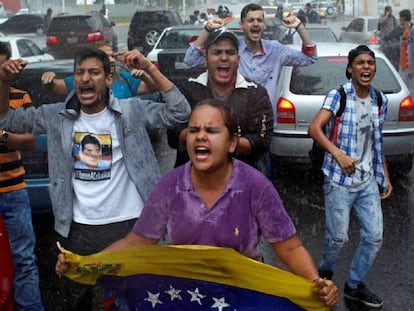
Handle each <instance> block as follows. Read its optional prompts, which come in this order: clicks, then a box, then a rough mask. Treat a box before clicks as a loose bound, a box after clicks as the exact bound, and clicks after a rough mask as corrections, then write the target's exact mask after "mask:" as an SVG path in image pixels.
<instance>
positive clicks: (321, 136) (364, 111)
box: [308, 45, 393, 308]
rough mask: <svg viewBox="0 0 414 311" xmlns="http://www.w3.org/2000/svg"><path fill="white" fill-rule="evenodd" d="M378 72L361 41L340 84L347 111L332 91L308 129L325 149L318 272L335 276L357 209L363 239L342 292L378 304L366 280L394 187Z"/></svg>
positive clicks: (386, 100)
mask: <svg viewBox="0 0 414 311" xmlns="http://www.w3.org/2000/svg"><path fill="white" fill-rule="evenodd" d="M375 72H376V64H375V54H374V52H373V51H372V50H370V49H369V48H368V47H367V46H365V45H360V46H358V47H357V48H355V49H352V50H351V51H349V54H348V65H347V68H346V77H347V78H348V79H349V80H348V81H347V82H345V83H344V84H342V88H343V90H344V92H345V96H346V104H345V107H344V110H343V113H342V115H341V117H340V118H339V117H338V118H336V114H337V112H338V111H339V109H341V108H340V102H341V100H340V98H341V96H343V95H340V92H339V91H338V90H337V89H334V90H332V91H330V92H329V94H328V95H327V96H326V97H325V100H324V102H323V105H322V108H321V109H320V110H319V112H318V114H317V115H316V116H315V118H314V119H313V121H312V123H311V125H310V127H309V130H308V133H309V136H311V137H312V138H313V139H314V140H315V142H316V143H317V144H318V145H319V146H321V148H323V149H324V150H325V151H326V153H325V159H324V162H323V166H322V171H323V173H324V175H325V183H324V185H323V189H324V193H325V221H326V229H325V238H324V243H323V255H322V260H321V262H320V265H319V275H320V276H321V277H326V278H328V279H332V277H333V274H334V270H335V268H336V264H337V260H338V258H339V253H340V251H341V249H342V248H343V246H344V244H345V243H346V242H347V241H348V229H349V223H350V220H351V217H350V215H351V212H352V210H354V211H355V215H356V216H357V217H358V220H359V225H360V227H361V228H360V235H361V237H360V242H359V245H358V248H357V250H356V252H355V255H354V257H353V259H352V262H351V265H350V268H349V272H348V277H347V279H346V282H345V287H344V294H345V297H346V298H347V299H351V300H355V301H359V302H362V303H363V304H365V305H367V306H369V307H374V308H379V307H382V304H383V303H382V300H381V299H380V298H379V297H378V296H377V295H376V294H375V293H373V292H372V291H371V290H370V289H369V288H368V286H367V285H366V284H365V279H366V276H367V273H368V272H369V270H370V268H371V267H372V265H373V264H374V261H375V258H376V256H377V254H378V252H379V250H380V248H381V245H382V241H383V238H382V235H383V220H382V210H381V199H386V198H388V197H389V196H390V195H391V192H392V189H393V188H392V185H391V181H390V178H389V174H388V169H387V164H386V160H385V155H384V149H383V144H382V125H383V124H384V122H385V119H386V115H387V107H388V99H387V98H386V97H385V95H384V94H383V93H377V92H376V91H375V90H374V88H373V87H372V86H371V82H372V80H373V79H374V76H375ZM378 96H381V98H380V99H379V98H378ZM379 103H381V105H380V104H379ZM325 126H326V133H332V134H329V135H328V136H326V133H324V131H323V128H325ZM379 189H381V190H379Z"/></svg>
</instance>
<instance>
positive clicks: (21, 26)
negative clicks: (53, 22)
mask: <svg viewBox="0 0 414 311" xmlns="http://www.w3.org/2000/svg"><path fill="white" fill-rule="evenodd" d="M43 27H44V22H43V15H41V14H19V15H13V16H10V17H9V18H7V19H6V20H5V21H4V22H2V23H1V24H0V36H7V35H15V34H26V33H35V34H37V35H43Z"/></svg>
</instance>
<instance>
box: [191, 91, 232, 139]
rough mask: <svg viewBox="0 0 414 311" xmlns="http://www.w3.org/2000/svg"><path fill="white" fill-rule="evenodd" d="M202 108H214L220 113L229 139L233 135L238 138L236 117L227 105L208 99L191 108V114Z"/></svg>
mask: <svg viewBox="0 0 414 311" xmlns="http://www.w3.org/2000/svg"><path fill="white" fill-rule="evenodd" d="M202 106H210V107H213V108H216V109H217V110H219V111H220V113H221V116H222V118H223V121H224V125H225V126H226V128H227V131H228V132H229V135H230V137H233V136H235V135H236V136H238V133H239V125H238V123H237V117H236V115H235V114H234V112H233V110H232V109H231V107H229V106H227V105H225V104H223V103H221V102H218V101H216V100H215V99H213V98H208V99H205V100H203V101H201V102H199V103H198V104H197V105H196V106H195V107H194V108H193V110H192V112H191V114H193V112H194V111H195V110H196V109H197V108H199V107H202ZM190 118H191V116H190Z"/></svg>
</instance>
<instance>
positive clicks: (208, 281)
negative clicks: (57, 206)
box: [61, 245, 327, 311]
mask: <svg viewBox="0 0 414 311" xmlns="http://www.w3.org/2000/svg"><path fill="white" fill-rule="evenodd" d="M61 251H62V252H64V253H65V255H66V258H67V260H68V262H70V264H71V265H70V270H69V271H68V272H67V273H66V274H65V276H67V277H69V278H70V279H72V280H74V281H77V282H80V283H84V284H91V285H92V284H98V285H99V286H101V287H103V288H104V289H105V296H106V302H105V310H120V311H121V310H122V311H123V310H168V311H174V310H180V311H182V310H189V311H190V310H191V311H196V310H218V311H234V310H238V311H241V310H243V311H247V310H252V311H253V310H255V311H256V310H257V311H261V310H263V311H264V310H266V311H268V310H272V311H277V310H283V311H289V310H327V308H326V307H324V306H323V304H322V303H321V302H320V301H319V299H318V296H317V291H318V289H319V288H318V287H317V286H316V285H315V284H314V283H313V282H310V281H308V280H306V279H304V278H302V277H299V276H296V275H294V274H292V273H290V272H287V271H284V270H281V269H278V268H276V267H272V266H270V265H267V264H264V263H261V262H258V261H255V260H252V259H250V258H247V257H245V256H243V255H241V254H239V253H238V252H236V251H235V250H233V249H228V248H220V247H213V246H200V245H185V246H184V245H183V246H181V245H169V246H166V245H154V246H144V247H139V248H130V249H127V250H122V251H117V252H112V253H97V254H94V255H90V256H79V255H76V254H73V253H71V252H69V251H67V250H65V249H61Z"/></svg>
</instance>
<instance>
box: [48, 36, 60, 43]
mask: <svg viewBox="0 0 414 311" xmlns="http://www.w3.org/2000/svg"><path fill="white" fill-rule="evenodd" d="M57 43H58V38H57V37H55V36H50V37H46V44H57Z"/></svg>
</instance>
